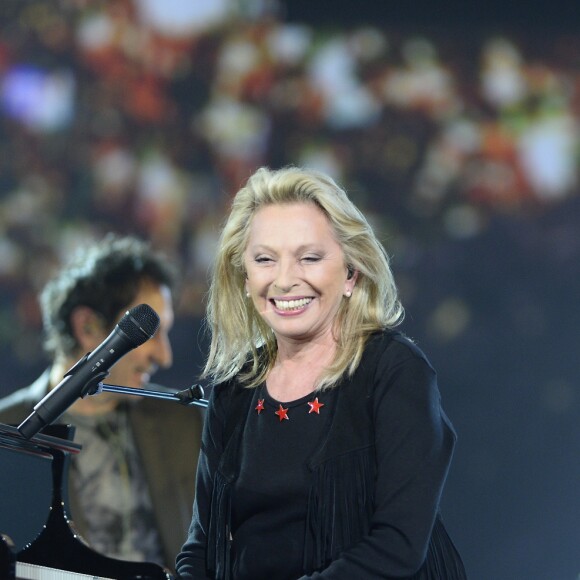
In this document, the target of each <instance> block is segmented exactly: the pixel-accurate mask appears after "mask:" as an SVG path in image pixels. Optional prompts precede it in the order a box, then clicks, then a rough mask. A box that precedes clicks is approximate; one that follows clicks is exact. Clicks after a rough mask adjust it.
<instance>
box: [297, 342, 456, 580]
mask: <svg viewBox="0 0 580 580" xmlns="http://www.w3.org/2000/svg"><path fill="white" fill-rule="evenodd" d="M395 344H396V346H394V348H395V350H396V351H397V355H396V356H395V357H393V354H392V352H391V351H392V349H391V348H390V347H389V348H387V349H386V351H385V352H384V353H383V355H382V356H381V358H380V361H379V363H378V366H377V372H376V374H375V389H374V398H375V400H374V405H373V409H374V416H373V419H374V429H375V445H376V457H377V470H378V471H377V479H376V488H375V510H374V514H373V517H372V521H371V528H370V531H369V533H368V534H367V535H366V536H364V537H363V539H362V540H361V541H360V542H358V543H357V544H356V545H354V546H353V547H352V548H350V549H348V550H346V551H345V552H343V553H342V554H341V556H340V557H339V558H337V559H336V560H335V561H333V562H332V563H331V564H330V565H329V566H328V567H327V568H326V569H325V570H323V571H321V572H315V573H313V574H312V575H310V576H303V577H302V578H301V579H300V580H307V579H313V580H314V579H320V580H322V579H337V580H338V579H344V578H357V579H359V580H363V579H369V580H370V579H371V578H372V579H377V578H408V577H412V576H413V575H414V574H415V573H417V571H418V570H419V569H420V568H421V566H422V565H423V563H424V561H425V558H426V555H427V549H428V546H429V541H430V538H431V533H432V530H433V526H434V523H435V518H436V516H437V513H438V508H439V500H440V497H441V492H442V489H443V485H444V482H445V479H446V476H447V471H448V468H449V464H450V461H451V456H452V451H453V447H454V444H455V439H456V435H455V432H454V430H453V427H452V426H451V424H450V423H449V421H448V419H447V417H446V416H445V414H444V412H443V410H442V409H441V406H440V396H439V390H438V387H437V381H436V375H435V371H434V370H433V369H432V367H431V366H430V365H429V363H428V362H427V360H426V359H425V358H424V356H423V355H422V353H421V352H420V351H419V350H418V349H416V348H415V347H414V346H412V345H411V344H409V345H404V344H401V343H399V342H396V343H395ZM393 359H394V360H393ZM361 387H362V385H361ZM361 390H362V389H361Z"/></svg>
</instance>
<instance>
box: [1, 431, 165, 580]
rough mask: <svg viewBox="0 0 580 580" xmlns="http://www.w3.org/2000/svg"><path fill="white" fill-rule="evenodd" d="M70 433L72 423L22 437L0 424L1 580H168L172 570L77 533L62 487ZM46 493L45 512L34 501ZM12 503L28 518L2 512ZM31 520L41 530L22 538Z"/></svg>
mask: <svg viewBox="0 0 580 580" xmlns="http://www.w3.org/2000/svg"><path fill="white" fill-rule="evenodd" d="M73 434H74V428H73V427H71V426H68V425H50V426H48V427H46V428H45V429H44V430H43V431H42V432H41V433H39V434H37V435H35V436H34V437H32V438H30V439H26V438H24V437H23V436H22V435H21V434H20V433H19V431H18V430H17V429H16V427H12V426H9V425H4V424H2V423H0V471H1V474H0V579H1V580H89V579H90V580H171V579H172V576H171V574H170V572H169V571H168V570H167V569H165V568H163V567H162V566H159V565H158V564H154V563H149V562H128V561H124V560H118V559H115V558H109V557H107V556H104V555H103V554H100V553H98V552H96V551H95V550H93V549H92V548H91V547H90V546H89V545H88V544H87V543H86V542H85V541H84V540H83V539H82V538H81V537H80V536H79V535H78V533H77V532H76V531H75V528H74V521H73V520H72V519H71V517H70V510H69V507H68V497H67V485H66V482H67V474H68V464H69V461H70V456H71V455H73V454H75V453H79V451H80V450H81V447H80V445H78V444H76V443H74V442H73V441H72V437H73ZM43 473H46V474H47V479H48V481H47V485H46V486H45V485H43V481H42V476H43ZM39 480H40V481H39ZM46 487H48V489H45V488H46ZM44 493H45V494H46V497H47V502H46V503H47V505H46V510H45V509H44V508H43V507H33V506H34V504H35V502H36V503H39V505H40V506H42V501H40V502H37V500H42V498H41V497H39V496H42V495H43V494H44ZM31 494H32V495H34V497H31ZM4 502H8V503H4ZM10 502H19V505H17V506H16V507H17V510H18V512H19V513H20V514H22V517H23V518H26V521H24V522H14V521H10V518H9V517H8V516H7V515H6V514H8V512H9V511H11V512H14V510H13V509H12V510H8V509H6V506H7V505H9V504H10ZM3 506H4V507H3ZM12 507H13V506H12ZM73 515H74V514H73ZM32 521H35V522H37V523H39V528H38V530H34V531H33V532H32V533H31V536H32V537H30V538H29V539H28V538H24V539H23V535H26V534H27V533H30V529H29V530H28V532H26V531H23V530H26V528H27V526H26V525H24V526H20V525H19V524H22V523H24V524H28V528H30V523H31V522H32ZM33 527H34V526H33ZM20 528H22V529H20ZM13 536H16V537H17V541H15V539H13Z"/></svg>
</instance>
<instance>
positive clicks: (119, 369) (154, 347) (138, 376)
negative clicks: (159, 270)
mask: <svg viewBox="0 0 580 580" xmlns="http://www.w3.org/2000/svg"><path fill="white" fill-rule="evenodd" d="M139 304H148V305H149V306H151V308H153V310H155V312H157V314H158V315H159V319H160V324H159V329H158V330H157V332H156V333H155V335H154V336H153V337H152V338H150V339H149V340H147V341H146V342H145V343H144V344H142V345H141V346H139V347H137V348H135V349H133V350H131V351H129V352H128V353H127V354H126V355H125V356H123V357H122V358H121V359H120V360H119V361H118V362H117V363H116V364H114V365H113V366H112V367H111V370H110V373H109V376H108V377H107V378H106V379H105V381H104V382H105V383H110V384H112V385H119V386H122V387H132V388H142V387H144V386H145V385H147V383H149V381H150V380H151V377H152V376H153V374H154V373H155V371H156V370H157V369H158V368H159V367H162V368H168V367H170V366H171V364H172V362H173V353H172V350H171V344H170V342H169V331H170V330H171V327H172V326H173V318H174V313H173V305H172V300H171V290H170V289H169V288H168V287H167V286H158V285H157V284H154V283H151V282H149V283H145V284H143V285H142V286H141V289H140V290H139V293H138V294H137V296H136V297H135V300H134V301H133V302H131V304H128V305H127V306H126V308H124V309H123V311H122V312H119V316H118V319H119V320H120V319H121V318H122V317H123V315H124V314H125V312H126V311H127V310H130V309H131V308H133V307H134V306H137V305H139ZM99 334H101V333H99ZM108 334H109V332H105V331H104V330H103V332H102V336H99V337H97V339H96V341H95V342H96V344H95V347H96V346H98V344H100V343H101V342H102V341H103V340H104V339H105V338H106V337H107V336H108ZM116 396H117V397H118V396H119V395H116Z"/></svg>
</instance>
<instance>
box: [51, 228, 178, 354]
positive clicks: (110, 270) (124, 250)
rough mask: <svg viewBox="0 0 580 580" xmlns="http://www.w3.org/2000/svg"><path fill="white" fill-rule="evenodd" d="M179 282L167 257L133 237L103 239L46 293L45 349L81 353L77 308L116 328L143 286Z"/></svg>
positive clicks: (69, 266) (84, 251)
mask: <svg viewBox="0 0 580 580" xmlns="http://www.w3.org/2000/svg"><path fill="white" fill-rule="evenodd" d="M175 281H176V272H175V270H174V268H173V267H172V265H171V264H170V263H169V261H168V259H167V257H165V256H162V255H161V254H158V253H156V252H154V251H153V250H152V248H151V246H150V244H148V243H147V242H144V241H142V240H140V239H138V238H134V237H130V236H129V237H117V236H115V235H112V234H109V235H107V236H105V237H104V238H103V239H102V240H101V241H99V242H96V243H94V244H92V245H91V246H89V247H86V248H83V249H82V250H80V251H79V252H78V253H76V254H75V255H74V256H73V258H72V260H71V262H70V263H69V264H67V265H66V266H64V267H63V268H62V269H61V270H60V271H59V272H58V273H57V274H56V276H55V277H54V278H53V279H52V280H51V281H50V282H48V284H47V285H46V286H45V287H44V289H43V290H42V292H41V294H40V307H41V311H42V320H43V325H44V332H45V343H44V346H45V348H46V350H47V351H48V352H50V353H63V354H65V355H71V354H73V353H74V351H75V350H76V348H78V343H77V340H76V338H75V336H74V334H73V330H72V325H71V314H72V312H73V310H74V309H75V308H76V307H78V306H87V307H89V308H91V309H92V310H94V311H95V312H96V313H97V314H99V315H100V316H101V319H102V321H103V324H104V325H105V327H106V328H107V329H109V328H110V329H112V328H113V326H115V324H116V323H117V322H118V320H117V317H118V316H119V313H120V312H121V311H122V310H123V309H124V308H126V307H127V306H128V305H129V304H131V302H133V301H134V300H135V297H136V296H137V294H138V293H139V291H140V289H141V287H142V285H143V284H144V283H146V282H152V283H154V284H156V285H159V286H162V285H164V286H168V287H169V288H170V289H172V290H173V288H174V286H175Z"/></svg>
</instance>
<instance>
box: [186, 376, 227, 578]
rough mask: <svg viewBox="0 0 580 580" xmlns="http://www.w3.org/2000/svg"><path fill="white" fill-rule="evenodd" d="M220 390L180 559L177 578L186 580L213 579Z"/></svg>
mask: <svg viewBox="0 0 580 580" xmlns="http://www.w3.org/2000/svg"><path fill="white" fill-rule="evenodd" d="M218 389H219V387H214V389H212V393H211V395H210V398H209V403H208V408H207V415H206V420H205V423H204V428H203V435H202V441H201V450H200V455H199V462H198V466H197V475H196V485H195V488H196V490H195V501H194V504H193V517H192V520H191V524H190V526H189V531H188V535H187V539H186V541H185V543H184V545H183V547H182V549H181V552H180V553H179V554H178V555H177V558H176V565H175V569H176V572H177V577H178V578H180V579H183V580H190V579H191V580H206V579H209V576H208V575H207V571H206V546H207V532H208V525H209V507H210V501H211V496H212V490H213V480H214V476H215V472H216V469H217V466H218V463H219V460H220V457H221V453H222V447H223V441H222V439H223V424H224V417H225V411H224V408H223V397H220V396H218Z"/></svg>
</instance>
